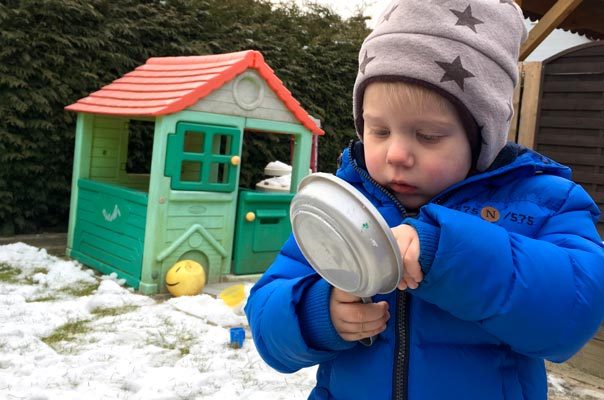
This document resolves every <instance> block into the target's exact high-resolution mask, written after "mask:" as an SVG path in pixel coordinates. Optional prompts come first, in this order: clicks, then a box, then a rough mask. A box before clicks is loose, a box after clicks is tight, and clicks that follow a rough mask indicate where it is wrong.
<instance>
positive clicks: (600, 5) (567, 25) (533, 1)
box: [516, 0, 604, 40]
mask: <svg viewBox="0 0 604 400" xmlns="http://www.w3.org/2000/svg"><path fill="white" fill-rule="evenodd" d="M516 2H517V3H518V4H519V5H520V7H521V8H522V11H523V13H524V16H525V17H527V18H530V19H531V20H533V21H535V20H541V19H542V18H543V17H544V16H545V15H546V14H547V13H548V11H550V10H551V9H553V7H554V6H555V5H556V3H557V0H516ZM574 2H575V1H573V2H568V1H567V2H566V3H567V4H570V5H571V6H569V7H575V8H574V9H573V10H572V11H571V12H570V13H568V14H567V16H566V17H565V18H563V19H562V20H561V21H560V23H559V24H558V26H557V27H558V28H561V29H564V30H566V31H570V32H573V33H578V34H579V35H583V36H585V37H587V38H588V39H592V40H602V39H604V22H603V21H604V0H582V1H578V2H577V5H574V4H572V3H574Z"/></svg>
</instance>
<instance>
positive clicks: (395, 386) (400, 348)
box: [348, 141, 409, 400]
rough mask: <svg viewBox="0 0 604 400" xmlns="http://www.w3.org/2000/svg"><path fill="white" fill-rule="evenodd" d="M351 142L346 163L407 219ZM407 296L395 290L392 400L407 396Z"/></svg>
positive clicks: (404, 399)
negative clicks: (363, 164)
mask: <svg viewBox="0 0 604 400" xmlns="http://www.w3.org/2000/svg"><path fill="white" fill-rule="evenodd" d="M353 144H354V142H353V141H350V145H349V146H348V161H349V163H350V165H351V166H352V167H353V168H354V170H355V171H356V172H357V173H358V174H359V175H361V176H362V177H363V178H365V179H366V180H368V181H369V182H371V183H373V184H374V185H375V186H376V187H377V188H378V189H380V191H382V192H383V193H384V194H385V195H386V196H387V197H388V198H390V199H391V200H392V201H393V203H394V204H395V205H396V207H397V208H398V209H399V211H400V212H401V215H402V216H403V218H407V217H408V216H409V215H408V214H407V210H405V207H404V206H403V205H402V203H401V202H400V201H399V200H398V199H397V198H396V196H394V195H393V194H392V193H390V192H389V191H388V190H386V188H385V187H383V186H382V185H380V184H379V183H378V182H376V180H375V179H373V178H372V177H371V176H370V175H369V174H368V173H366V172H365V171H363V170H362V169H361V168H359V167H358V165H357V164H356V162H355V160H354V158H353V156H352V153H353V151H352V150H353ZM407 296H408V294H407V292H404V291H402V290H398V289H396V305H395V307H396V321H401V323H400V324H397V325H396V327H395V330H396V342H395V343H396V345H395V351H394V368H393V372H392V399H393V400H407V397H408V394H407V390H408V379H407V377H408V376H409V312H408V311H409V301H408V297H407Z"/></svg>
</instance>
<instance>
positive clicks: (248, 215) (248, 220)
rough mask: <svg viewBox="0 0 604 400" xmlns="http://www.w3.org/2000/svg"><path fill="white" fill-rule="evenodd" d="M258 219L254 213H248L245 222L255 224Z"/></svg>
mask: <svg viewBox="0 0 604 400" xmlns="http://www.w3.org/2000/svg"><path fill="white" fill-rule="evenodd" d="M255 219H256V214H254V213H253V212H251V211H250V212H248V213H247V214H245V220H246V221H247V222H253V221H254V220H255Z"/></svg>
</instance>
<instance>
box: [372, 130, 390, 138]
mask: <svg viewBox="0 0 604 400" xmlns="http://www.w3.org/2000/svg"><path fill="white" fill-rule="evenodd" d="M371 133H372V134H373V135H375V136H388V135H389V134H390V131H389V130H388V129H372V130H371Z"/></svg>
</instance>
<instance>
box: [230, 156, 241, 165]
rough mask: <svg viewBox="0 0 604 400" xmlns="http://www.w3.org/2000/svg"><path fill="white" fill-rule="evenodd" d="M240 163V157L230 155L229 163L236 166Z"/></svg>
mask: <svg viewBox="0 0 604 400" xmlns="http://www.w3.org/2000/svg"><path fill="white" fill-rule="evenodd" d="M240 163H241V157H239V156H233V157H231V165H234V166H237V165H239V164H240Z"/></svg>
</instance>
